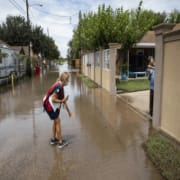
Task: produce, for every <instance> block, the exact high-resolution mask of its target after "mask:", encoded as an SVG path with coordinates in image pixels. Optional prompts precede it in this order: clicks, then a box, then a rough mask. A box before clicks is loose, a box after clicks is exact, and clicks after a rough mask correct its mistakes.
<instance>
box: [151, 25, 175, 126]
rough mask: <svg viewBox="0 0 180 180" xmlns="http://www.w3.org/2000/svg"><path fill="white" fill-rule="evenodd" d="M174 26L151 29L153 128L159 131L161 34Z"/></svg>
mask: <svg viewBox="0 0 180 180" xmlns="http://www.w3.org/2000/svg"><path fill="white" fill-rule="evenodd" d="M174 26H175V25H174V24H159V25H157V26H154V27H153V29H154V31H155V35H156V41H155V42H156V47H155V62H156V66H155V79H154V107H153V122H152V123H153V127H154V128H156V129H159V128H160V126H161V122H160V119H161V103H162V99H161V98H162V80H163V78H162V77H163V64H164V63H163V61H164V57H163V55H164V42H163V41H164V40H163V34H164V33H165V32H168V31H171V30H172V28H173V27H174Z"/></svg>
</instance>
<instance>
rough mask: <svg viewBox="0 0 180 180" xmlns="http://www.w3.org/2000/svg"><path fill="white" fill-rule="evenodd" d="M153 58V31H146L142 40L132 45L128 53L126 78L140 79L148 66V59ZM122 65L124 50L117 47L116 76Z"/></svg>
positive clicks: (119, 72) (119, 73)
mask: <svg viewBox="0 0 180 180" xmlns="http://www.w3.org/2000/svg"><path fill="white" fill-rule="evenodd" d="M149 56H153V57H154V56H155V33H154V31H148V32H146V33H145V35H144V36H143V37H142V39H141V40H140V41H139V42H138V43H136V44H134V45H133V47H132V48H131V49H130V50H129V52H128V60H127V66H128V69H127V71H128V76H129V77H141V76H144V75H146V68H147V64H148V57H149ZM123 63H124V50H123V49H122V46H121V45H119V47H117V58H116V76H119V75H121V71H122V67H123Z"/></svg>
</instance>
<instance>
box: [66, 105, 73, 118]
mask: <svg viewBox="0 0 180 180" xmlns="http://www.w3.org/2000/svg"><path fill="white" fill-rule="evenodd" d="M64 106H65V108H66V111H67V112H68V115H69V117H71V116H72V113H71V111H70V109H69V107H68V105H67V103H66V102H64Z"/></svg>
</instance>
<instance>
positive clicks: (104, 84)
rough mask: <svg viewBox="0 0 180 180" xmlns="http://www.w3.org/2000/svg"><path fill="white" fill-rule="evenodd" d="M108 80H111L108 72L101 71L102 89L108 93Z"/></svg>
mask: <svg viewBox="0 0 180 180" xmlns="http://www.w3.org/2000/svg"><path fill="white" fill-rule="evenodd" d="M110 80H111V74H110V70H108V69H103V70H102V87H103V88H105V89H106V90H108V91H110V90H111V89H110Z"/></svg>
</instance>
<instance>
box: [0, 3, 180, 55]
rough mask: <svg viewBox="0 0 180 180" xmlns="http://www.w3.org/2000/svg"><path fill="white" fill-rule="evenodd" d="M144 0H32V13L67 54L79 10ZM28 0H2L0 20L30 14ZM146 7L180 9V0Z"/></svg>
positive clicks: (130, 5)
mask: <svg viewBox="0 0 180 180" xmlns="http://www.w3.org/2000/svg"><path fill="white" fill-rule="evenodd" d="M139 1H140V0H28V2H29V16H30V21H31V23H32V24H33V25H38V26H41V27H42V28H43V30H44V33H46V34H47V35H49V36H50V37H52V38H53V39H54V41H55V44H56V45H57V47H58V49H59V51H60V53H61V56H62V57H66V55H67V49H68V42H69V41H70V40H71V39H72V35H73V29H74V28H76V27H77V24H78V13H79V11H80V10H81V11H82V12H83V13H86V12H89V11H94V12H96V11H97V9H98V6H99V5H102V4H105V5H107V6H108V5H110V6H111V7H112V8H113V9H116V8H119V7H123V8H124V9H135V8H137V6H138V4H139ZM25 2H26V0H6V1H5V0H0V7H1V8H0V23H2V22H5V20H6V17H7V16H8V15H12V16H16V15H21V16H24V17H25V18H27V11H26V3H25ZM40 4H41V5H42V6H40ZM142 7H143V9H149V10H150V9H151V10H153V11H155V12H163V11H166V12H167V13H168V12H171V11H172V10H174V9H175V8H176V9H177V10H180V0H143V6H142Z"/></svg>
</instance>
